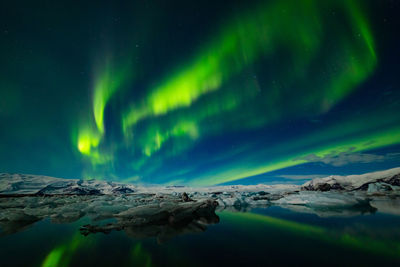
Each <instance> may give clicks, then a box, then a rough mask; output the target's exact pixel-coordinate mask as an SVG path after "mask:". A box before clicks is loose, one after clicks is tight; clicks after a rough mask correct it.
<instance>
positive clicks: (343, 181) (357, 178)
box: [301, 168, 400, 192]
mask: <svg viewBox="0 0 400 267" xmlns="http://www.w3.org/2000/svg"><path fill="white" fill-rule="evenodd" d="M376 183H384V184H387V185H389V186H400V168H394V169H389V170H385V171H379V172H372V173H366V174H362V175H349V176H329V177H325V178H317V179H313V180H311V181H309V182H307V183H305V184H304V185H303V186H302V187H301V189H302V190H307V191H323V192H324V191H330V190H346V191H352V190H364V191H365V190H368V188H369V185H370V184H376ZM380 188H383V186H381V187H380ZM391 189H393V187H391ZM386 191H387V190H386Z"/></svg>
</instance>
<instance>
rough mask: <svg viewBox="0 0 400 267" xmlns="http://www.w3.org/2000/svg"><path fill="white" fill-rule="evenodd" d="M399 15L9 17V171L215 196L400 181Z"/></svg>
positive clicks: (1, 86) (0, 28)
mask: <svg viewBox="0 0 400 267" xmlns="http://www.w3.org/2000/svg"><path fill="white" fill-rule="evenodd" d="M2 5H3V4H2ZM398 9H399V4H398V3H393V2H391V1H373V0H370V1H362V0H351V1H345V0H340V1H334V0H326V1H318V0H301V1H290V0H266V1H229V3H227V2H226V1H225V2H224V1H213V2H210V3H208V2H199V3H195V4H193V3H186V2H184V1H172V2H171V1H168V3H165V1H157V0H154V1H146V2H140V1H138V2H131V3H122V2H118V1H113V2H112V3H111V2H106V1H105V2H102V1H100V2H96V3H95V4H93V3H89V2H87V3H82V4H80V5H79V6H75V5H72V4H71V3H68V2H63V1H58V3H53V2H50V1H45V2H42V3H40V4H38V3H36V4H34V3H29V2H27V3H25V5H24V8H22V7H21V5H19V4H9V5H7V6H6V7H4V8H1V9H0V10H1V16H0V17H1V19H0V21H1V24H0V40H1V42H0V45H1V48H2V49H1V52H0V55H1V56H0V58H1V62H2V64H1V72H0V124H1V125H2V126H1V129H2V131H1V132H0V138H1V140H2V141H1V142H0V172H18V173H35V174H45V175H50V176H58V177H66V178H77V177H79V178H96V179H106V180H118V181H125V182H132V183H144V184H175V185H181V184H188V185H216V184H221V183H259V182H274V181H276V180H277V179H278V180H279V181H285V182H296V179H300V178H299V177H304V178H307V176H310V177H311V176H312V177H314V176H315V175H324V174H329V175H330V174H353V173H364V172H369V171H374V170H379V169H385V168H391V167H398V166H399V163H400V126H399V125H400V124H399V122H400V112H399V111H400V89H399V78H398V74H397V72H398V70H397V64H398V61H399V59H400V54H399V49H398V47H400V42H399V38H398V37H397V36H396V34H395V32H396V29H397V26H396V16H397V10H398ZM16 17H18V18H21V19H20V20H15V19H13V18H16ZM294 176H296V177H297V178H296V179H293V178H290V177H294Z"/></svg>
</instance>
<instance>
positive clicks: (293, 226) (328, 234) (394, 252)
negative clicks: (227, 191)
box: [219, 211, 400, 257]
mask: <svg viewBox="0 0 400 267" xmlns="http://www.w3.org/2000/svg"><path fill="white" fill-rule="evenodd" d="M219 216H220V217H221V219H222V220H223V221H228V222H233V223H235V224H239V225H240V227H241V228H244V229H250V228H251V229H254V227H257V226H259V223H264V224H267V225H268V226H271V227H274V228H278V229H282V230H284V231H290V232H292V233H294V234H297V235H301V236H306V237H308V238H313V239H317V240H320V241H322V242H325V243H333V244H335V245H338V246H346V247H351V248H354V249H358V250H361V251H366V252H371V253H376V254H382V255H388V256H393V257H400V243H398V242H393V241H389V242H386V241H383V240H375V239H371V238H369V237H364V236H356V235H350V234H348V233H337V232H332V231H329V230H328V229H326V228H323V227H319V226H314V225H310V224H305V223H298V222H294V221H289V220H285V219H280V218H275V217H271V216H267V215H260V214H254V213H249V212H246V213H232V212H226V211H224V212H221V213H219ZM243 226H245V227H243Z"/></svg>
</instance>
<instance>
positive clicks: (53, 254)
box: [41, 233, 85, 267]
mask: <svg viewBox="0 0 400 267" xmlns="http://www.w3.org/2000/svg"><path fill="white" fill-rule="evenodd" d="M83 242H85V240H84V238H83V237H82V235H81V234H79V233H77V234H75V235H74V237H73V238H72V239H71V240H70V241H69V242H67V243H66V244H64V245H60V246H58V247H56V248H54V249H53V250H52V251H50V253H49V254H48V255H47V256H46V258H45V259H44V261H43V263H42V265H41V266H42V267H54V266H57V267H67V266H69V263H70V261H71V258H72V255H73V254H74V252H75V251H76V250H77V249H78V248H79V247H81V246H82V245H83V244H82V243H83Z"/></svg>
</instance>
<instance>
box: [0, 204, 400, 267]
mask: <svg viewBox="0 0 400 267" xmlns="http://www.w3.org/2000/svg"><path fill="white" fill-rule="evenodd" d="M217 214H218V216H219V218H220V221H219V223H217V224H213V225H209V226H207V229H206V230H205V231H204V232H198V231H194V230H193V229H192V230H190V229H187V230H186V231H184V232H180V234H179V235H175V236H171V238H170V239H162V240H160V238H156V237H146V238H141V237H140V233H139V234H138V233H131V232H129V231H112V232H110V233H108V234H104V233H96V234H89V235H87V236H84V235H82V234H81V232H80V231H79V229H80V227H81V226H82V225H85V224H87V223H89V222H90V219H88V218H82V219H80V220H78V221H76V222H73V223H70V224H54V223H51V222H50V220H44V221H40V222H37V223H35V224H34V225H32V226H30V227H28V228H27V229H25V230H23V231H21V232H18V233H15V234H10V235H2V236H1V237H0V259H1V264H0V265H1V266H267V265H270V266H276V265H324V266H325V265H340V266H343V265H346V266H355V265H356V266H393V265H400V227H399V226H400V216H394V215H387V214H383V213H374V214H368V215H360V216H353V217H344V218H343V217H329V218H321V217H318V216H316V215H314V214H304V213H297V212H293V211H289V210H286V209H283V208H279V207H269V208H265V209H261V208H260V209H254V210H252V211H250V212H232V211H220V212H218V213H217Z"/></svg>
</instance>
